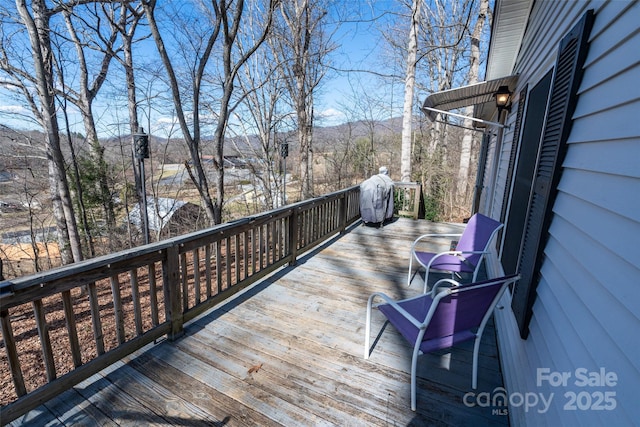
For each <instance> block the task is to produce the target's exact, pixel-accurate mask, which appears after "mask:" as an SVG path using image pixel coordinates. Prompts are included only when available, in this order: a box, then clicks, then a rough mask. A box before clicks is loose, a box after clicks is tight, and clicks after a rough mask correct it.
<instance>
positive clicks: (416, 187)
mask: <svg viewBox="0 0 640 427" xmlns="http://www.w3.org/2000/svg"><path fill="white" fill-rule="evenodd" d="M393 185H394V187H395V191H394V193H395V194H394V202H395V213H396V214H397V215H398V216H401V217H407V218H413V219H418V218H419V217H420V213H421V212H420V208H421V207H422V203H421V202H422V186H421V185H420V184H418V183H417V182H394V183H393Z"/></svg>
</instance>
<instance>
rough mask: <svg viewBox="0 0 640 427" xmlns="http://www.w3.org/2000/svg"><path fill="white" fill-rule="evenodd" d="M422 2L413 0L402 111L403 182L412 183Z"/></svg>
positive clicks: (401, 171)
mask: <svg viewBox="0 0 640 427" xmlns="http://www.w3.org/2000/svg"><path fill="white" fill-rule="evenodd" d="M420 3H421V0H413V4H412V6H411V29H410V30H409V43H408V45H407V75H406V77H405V83H404V108H403V111H402V152H401V158H400V162H401V165H400V174H401V178H400V179H401V181H403V182H409V181H411V137H412V135H413V126H412V123H413V92H414V88H415V83H416V56H417V53H418V25H419V22H418V20H419V18H420Z"/></svg>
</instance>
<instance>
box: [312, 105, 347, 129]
mask: <svg viewBox="0 0 640 427" xmlns="http://www.w3.org/2000/svg"><path fill="white" fill-rule="evenodd" d="M317 117H318V120H319V122H320V124H321V125H323V126H333V125H339V124H342V123H344V121H345V120H346V116H345V114H344V113H343V112H342V111H340V110H336V109H335V108H327V109H325V110H322V111H320V113H318V116H317Z"/></svg>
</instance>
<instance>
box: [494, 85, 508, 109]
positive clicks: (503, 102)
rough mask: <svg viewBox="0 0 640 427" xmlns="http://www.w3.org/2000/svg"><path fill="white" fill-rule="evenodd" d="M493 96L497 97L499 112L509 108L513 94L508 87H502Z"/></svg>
mask: <svg viewBox="0 0 640 427" xmlns="http://www.w3.org/2000/svg"><path fill="white" fill-rule="evenodd" d="M493 96H495V97H496V107H498V111H499V112H500V111H502V110H503V109H504V108H507V105H508V104H509V99H510V98H511V92H510V91H509V87H508V86H500V87H499V88H498V91H497V92H496V93H495V94H494V95H493Z"/></svg>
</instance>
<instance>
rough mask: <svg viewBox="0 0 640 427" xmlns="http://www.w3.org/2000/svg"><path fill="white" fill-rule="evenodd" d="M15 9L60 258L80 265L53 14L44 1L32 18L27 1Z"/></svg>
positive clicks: (36, 5)
mask: <svg viewBox="0 0 640 427" xmlns="http://www.w3.org/2000/svg"><path fill="white" fill-rule="evenodd" d="M16 7H17V9H18V13H19V14H20V18H21V19H22V22H23V23H24V24H25V26H26V28H27V32H28V34H29V40H30V42H31V48H32V55H33V63H34V68H35V70H34V71H35V76H36V90H37V92H38V98H39V100H40V109H41V111H40V113H41V114H40V121H41V124H42V127H43V129H44V131H45V143H46V146H47V159H48V161H49V183H50V189H51V198H52V201H53V203H54V215H56V224H57V226H58V242H59V245H60V256H61V258H62V262H63V263H69V262H71V261H75V262H78V261H81V260H82V250H81V244H80V236H79V234H78V227H77V224H76V219H75V215H74V210H73V204H72V201H71V194H70V192H69V184H68V181H67V175H66V167H65V162H64V156H63V154H62V150H61V149H60V132H59V129H58V118H57V115H56V106H55V97H54V91H55V89H54V88H55V85H54V82H53V71H52V64H53V59H52V51H51V39H50V29H49V19H50V14H49V11H48V10H47V8H46V4H45V2H44V0H34V1H33V2H32V5H31V7H32V10H33V17H32V16H31V14H30V13H29V10H28V9H27V5H26V2H25V0H16Z"/></svg>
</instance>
